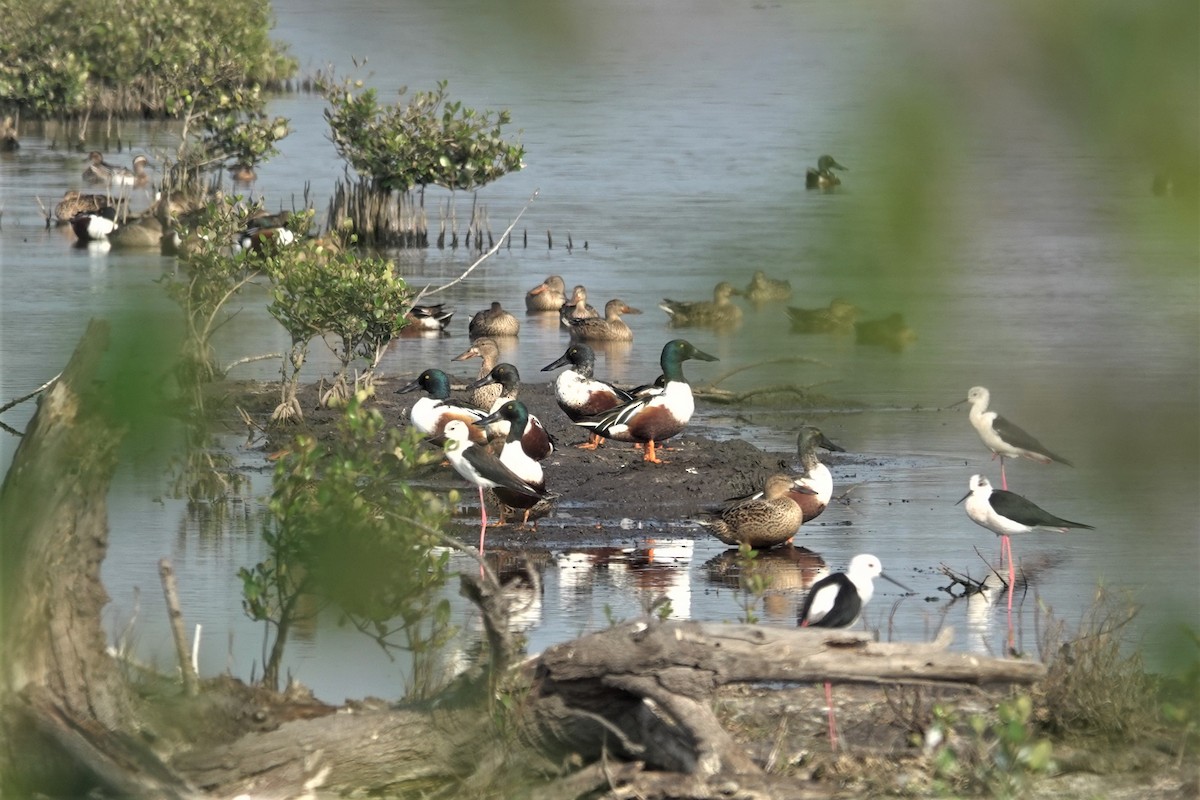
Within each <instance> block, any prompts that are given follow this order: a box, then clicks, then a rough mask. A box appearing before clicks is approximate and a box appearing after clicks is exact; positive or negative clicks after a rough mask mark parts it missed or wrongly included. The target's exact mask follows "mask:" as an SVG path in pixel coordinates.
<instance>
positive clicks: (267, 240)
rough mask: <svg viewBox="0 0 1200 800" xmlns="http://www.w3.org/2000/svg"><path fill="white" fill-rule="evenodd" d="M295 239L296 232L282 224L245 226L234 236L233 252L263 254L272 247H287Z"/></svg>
mask: <svg viewBox="0 0 1200 800" xmlns="http://www.w3.org/2000/svg"><path fill="white" fill-rule="evenodd" d="M295 241H296V234H294V233H292V231H291V230H290V229H289V228H285V227H283V226H279V227H274V226H272V227H254V228H246V230H244V231H242V232H240V233H239V234H238V235H237V236H236V237H235V238H234V241H233V252H234V253H235V254H237V253H254V254H255V255H263V254H266V253H269V251H270V250H271V249H272V248H277V247H287V246H288V245H290V244H292V243H293V242H295Z"/></svg>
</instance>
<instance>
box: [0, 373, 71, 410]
mask: <svg viewBox="0 0 1200 800" xmlns="http://www.w3.org/2000/svg"><path fill="white" fill-rule="evenodd" d="M60 377H62V373H61V372H60V373H58V374H57V375H55V376H54V377H53V378H51V379H50V380H48V381H46V382H45V383H43V384H42V385H41V386H39V387H38V388H36V389H34V390H33V391H32V392H30V393H29V394H25V395H21V396H20V397H18V398H16V399H14V400H9V401H8V402H7V403H5V404H4V405H2V406H0V414H3V413H4V412H5V411H8V410H9V409H10V408H13V407H14V406H18V405H20V404H21V403H24V402H25V401H26V400H28V399H29V398H31V397H37V396H38V395H39V394H41V393H42V392H44V391H46V390H47V389H49V388H50V385H51V384H52V383H54V382H55V381H56V380H58V379H59V378H60Z"/></svg>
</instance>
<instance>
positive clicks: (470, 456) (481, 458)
mask: <svg viewBox="0 0 1200 800" xmlns="http://www.w3.org/2000/svg"><path fill="white" fill-rule="evenodd" d="M443 434H444V436H445V439H446V441H445V448H446V458H448V459H449V460H450V466H452V467H454V471H455V472H457V473H458V474H459V475H461V476H463V477H464V478H466V479H467V480H468V481H469V482H471V483H472V484H474V485H475V487H476V488H477V489H478V490H479V557H480V558H481V559H482V558H483V543H484V537H485V535H486V534H487V506H486V504H485V503H484V501H483V490H484V489H485V488H486V489H492V490H497V489H503V490H505V491H507V492H510V493H512V494H515V495H524V496H526V497H528V498H530V499H532V501H533V503H536V502H537V501H538V500H544V499H546V498H548V497H549V495H547V494H546V492H545V490H544V489H540V488H537V487H535V486H531V485H530V484H528V483H526V482H525V481H524V480H522V479H521V478H520V476H518V475H516V474H514V473H513V471H512V470H511V469H509V468H508V467H506V466H505V465H504V464H503V463H502V462H501V461H500V459H499V458H497V457H496V456H494V455H492V454H491V453H490V452H489V451H488V450H487V448H485V447H483V446H480V445H477V444H475V443H474V442H472V441H471V439H470V432H469V431H468V430H467V423H465V422H463V421H462V420H460V419H454V420H450V421H449V422H447V423H446V427H445V429H444V431H443ZM533 503H530V505H533ZM479 570H480V573H481V574H482V572H483V564H482V562H481V563H480V565H479Z"/></svg>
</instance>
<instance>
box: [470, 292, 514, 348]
mask: <svg viewBox="0 0 1200 800" xmlns="http://www.w3.org/2000/svg"><path fill="white" fill-rule="evenodd" d="M520 330H521V322H520V321H519V320H518V319H517V318H516V317H514V316H513V315H512V314H510V313H509V312H507V311H505V310H504V309H503V308H502V307H501V306H500V301H499V300H495V301H493V302H492V305H491V307H490V308H485V309H484V310H483V311H480V312H478V313H477V314H475V316H473V317H471V322H470V323H469V324H468V325H467V333H468V334H469V335H470V337H471V338H472V339H475V338H478V337H480V336H516V335H517V334H518V333H519V332H520Z"/></svg>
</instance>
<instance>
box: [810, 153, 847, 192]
mask: <svg viewBox="0 0 1200 800" xmlns="http://www.w3.org/2000/svg"><path fill="white" fill-rule="evenodd" d="M835 169H840V170H843V171H845V172H849V171H850V169H849V168H848V167H843V166H842V165H841V164H839V163H838V162H837V161H836V160H835V159H834V157H833V156H821V157H820V158H818V159H817V166H816V169H814V168H812V167H809V168H808V171H807V172H806V173H805V174H804V188H806V189H832V188H833V187H835V186H840V185H841V183H842V179H841V178H839V177H838V176H837V175H835V174H833V171H834V170H835Z"/></svg>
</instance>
